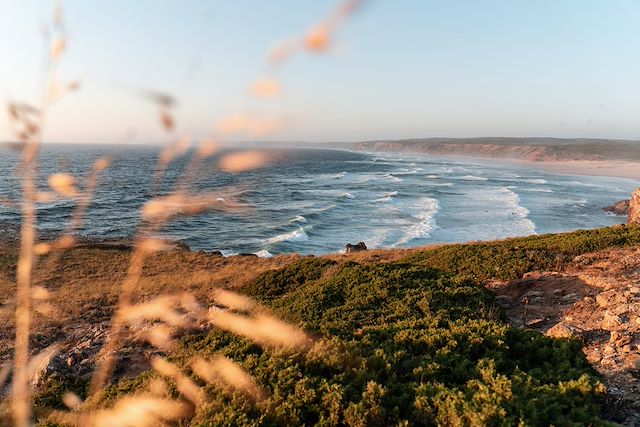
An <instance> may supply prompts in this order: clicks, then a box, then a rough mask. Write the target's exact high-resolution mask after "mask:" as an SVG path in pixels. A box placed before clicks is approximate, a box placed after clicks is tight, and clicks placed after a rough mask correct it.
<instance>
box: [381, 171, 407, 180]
mask: <svg viewBox="0 0 640 427" xmlns="http://www.w3.org/2000/svg"><path fill="white" fill-rule="evenodd" d="M382 177H383V178H385V179H388V180H389V181H392V182H402V181H403V179H402V178H398V177H397V176H394V175H391V174H390V173H385V174H384V175H382Z"/></svg>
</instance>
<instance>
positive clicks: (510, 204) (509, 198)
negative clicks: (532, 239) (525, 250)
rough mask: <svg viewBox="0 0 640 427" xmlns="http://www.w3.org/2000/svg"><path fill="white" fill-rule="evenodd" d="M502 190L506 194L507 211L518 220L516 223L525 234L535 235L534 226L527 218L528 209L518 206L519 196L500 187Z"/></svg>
mask: <svg viewBox="0 0 640 427" xmlns="http://www.w3.org/2000/svg"><path fill="white" fill-rule="evenodd" d="M502 189H503V190H504V192H505V193H506V197H505V201H506V202H507V209H508V210H510V211H512V214H515V215H516V216H517V217H519V218H520V219H519V220H518V221H517V223H518V225H520V226H521V227H522V228H523V229H524V231H525V233H526V234H536V225H535V223H534V222H533V221H531V220H530V219H529V218H528V216H529V209H527V208H525V207H524V206H522V205H521V204H520V196H519V195H518V194H517V193H516V192H515V191H512V190H510V189H509V188H506V187H502Z"/></svg>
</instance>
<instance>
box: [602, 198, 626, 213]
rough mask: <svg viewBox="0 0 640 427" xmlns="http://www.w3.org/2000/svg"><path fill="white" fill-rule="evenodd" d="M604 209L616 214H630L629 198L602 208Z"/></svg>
mask: <svg viewBox="0 0 640 427" xmlns="http://www.w3.org/2000/svg"><path fill="white" fill-rule="evenodd" d="M602 210H603V211H605V212H611V213H614V214H616V215H629V200H620V201H618V202H615V203H614V204H612V205H611V206H607V207H605V208H602Z"/></svg>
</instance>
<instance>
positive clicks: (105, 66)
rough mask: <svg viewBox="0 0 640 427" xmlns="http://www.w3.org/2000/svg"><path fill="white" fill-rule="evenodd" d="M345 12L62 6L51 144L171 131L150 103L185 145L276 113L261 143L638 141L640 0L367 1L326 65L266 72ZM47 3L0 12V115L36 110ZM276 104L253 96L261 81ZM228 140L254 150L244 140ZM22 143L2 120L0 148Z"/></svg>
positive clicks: (137, 138)
mask: <svg viewBox="0 0 640 427" xmlns="http://www.w3.org/2000/svg"><path fill="white" fill-rule="evenodd" d="M338 3H339V0H313V1H300V0H271V1H262V0H209V1H205V0H135V1H134V0H111V1H102V0H100V1H99V0H67V1H66V2H64V3H63V10H64V16H65V24H66V28H67V32H68V50H67V52H66V53H65V54H64V56H63V57H62V59H61V63H60V67H59V70H58V74H59V75H60V77H61V78H62V79H66V80H76V79H77V80H79V81H80V82H81V85H82V89H81V90H80V91H78V92H76V93H72V94H69V95H68V96H66V97H65V98H64V99H62V100H61V101H60V102H58V103H57V104H55V105H54V106H53V107H52V108H51V109H50V111H49V112H48V114H47V120H46V127H45V132H44V138H45V140H47V141H56V142H83V143H94V142H97V143H119V142H131V141H133V142H155V141H161V140H164V139H166V138H167V137H168V136H167V134H166V133H165V132H164V131H163V130H162V128H161V127H160V126H159V121H158V114H157V111H156V108H155V106H154V105H153V104H151V103H150V102H148V100H147V99H145V98H144V97H143V96H141V95H140V94H141V93H142V92H143V91H147V90H153V91H159V92H162V93H168V94H171V95H172V96H174V97H175V98H176V99H177V100H178V103H177V105H176V111H175V119H176V124H177V133H178V134H180V135H189V136H190V137H192V138H206V137H210V136H214V137H219V136H220V135H218V133H216V129H217V128H218V126H219V123H220V122H221V121H223V120H225V118H227V117H229V116H230V115H234V114H245V115H246V114H250V115H252V116H260V117H262V116H266V117H277V118H279V119H278V120H280V121H281V122H282V123H284V126H282V128H281V129H278V131H277V132H276V133H274V134H270V135H265V136H264V137H262V138H263V139H269V140H282V141H305V142H307V141H359V140H373V139H401V138H418V137H442V136H447V137H471V136H555V137H598V138H623V139H640V1H637V0H616V1H615V2H612V1H611V0H483V1H477V0H439V1H436V0H395V1H394V0H370V1H368V2H366V3H365V5H364V6H363V7H362V8H361V9H360V10H359V11H358V13H356V14H354V15H352V16H350V17H349V18H348V19H347V20H346V21H345V22H344V23H343V25H341V26H340V28H339V29H338V31H337V32H336V34H335V37H334V38H333V39H332V44H331V45H330V49H328V50H327V51H326V52H307V51H303V52H299V53H297V54H296V55H295V56H294V57H292V58H291V59H289V60H288V61H286V62H285V63H283V64H281V65H279V66H278V67H273V66H271V65H269V63H268V61H267V60H266V53H267V52H268V51H269V49H270V48H272V47H273V46H274V45H275V44H276V43H278V42H279V41H282V40H287V39H289V38H291V37H301V36H303V35H304V34H306V33H307V32H308V31H309V29H310V28H312V27H313V25H314V24H316V23H318V22H320V21H321V20H322V19H324V18H325V17H326V16H327V15H328V14H329V13H331V11H332V10H334V8H335V7H336V5H337V4H338ZM54 4H55V3H54V2H53V1H51V0H0V102H3V103H6V102H9V101H14V100H20V101H26V102H29V103H34V104H36V103H37V102H38V99H39V98H40V94H41V93H42V86H43V83H42V82H43V78H44V71H43V70H44V64H45V60H44V58H45V57H46V55H45V52H46V51H47V49H48V48H45V44H44V40H43V38H42V31H41V28H42V27H43V23H46V22H50V20H51V15H52V11H53V9H54ZM265 77H266V78H270V79H275V80H276V81H277V82H279V84H280V85H281V88H282V90H281V93H280V94H279V95H278V96H277V97H274V98H269V99H256V97H255V96H253V95H252V94H251V91H250V90H249V88H250V87H251V84H252V83H253V82H255V81H256V80H257V79H262V78H265ZM222 137H224V138H226V139H229V140H246V139H252V138H253V139H256V138H257V137H255V136H252V137H249V136H247V135H244V134H234V135H223V136H222ZM12 139H14V138H13V136H12V133H11V131H10V127H9V121H8V116H7V114H6V113H5V112H4V111H0V141H2V140H5V141H6V140H12Z"/></svg>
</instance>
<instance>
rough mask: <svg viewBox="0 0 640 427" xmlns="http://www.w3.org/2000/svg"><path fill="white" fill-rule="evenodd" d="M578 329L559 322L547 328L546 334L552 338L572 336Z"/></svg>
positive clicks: (576, 334)
mask: <svg viewBox="0 0 640 427" xmlns="http://www.w3.org/2000/svg"><path fill="white" fill-rule="evenodd" d="M578 332H579V331H578V330H577V329H576V328H574V327H572V326H569V325H567V324H566V323H563V322H560V323H558V324H557V325H555V326H553V327H551V328H549V330H548V331H547V333H546V335H547V336H548V337H553V338H574V337H576V336H578Z"/></svg>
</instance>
